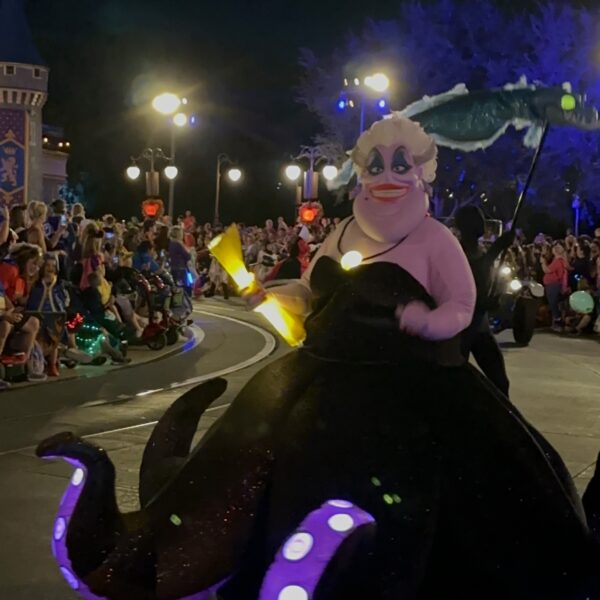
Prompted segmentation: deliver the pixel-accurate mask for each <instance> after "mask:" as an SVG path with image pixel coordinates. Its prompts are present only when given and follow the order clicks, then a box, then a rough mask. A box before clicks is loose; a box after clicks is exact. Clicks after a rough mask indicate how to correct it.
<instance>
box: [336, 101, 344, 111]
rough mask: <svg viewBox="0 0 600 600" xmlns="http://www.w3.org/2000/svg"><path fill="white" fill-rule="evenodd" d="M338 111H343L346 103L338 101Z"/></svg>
mask: <svg viewBox="0 0 600 600" xmlns="http://www.w3.org/2000/svg"><path fill="white" fill-rule="evenodd" d="M337 107H338V110H344V109H345V108H346V101H345V100H339V101H338V103H337Z"/></svg>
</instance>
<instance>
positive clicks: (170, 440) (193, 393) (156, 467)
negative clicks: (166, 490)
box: [139, 378, 227, 507]
mask: <svg viewBox="0 0 600 600" xmlns="http://www.w3.org/2000/svg"><path fill="white" fill-rule="evenodd" d="M226 389H227V382H226V381H225V380H224V379H221V378H218V379H212V380H211V381H207V382H206V383H203V384H201V385H198V386H196V387H194V388H192V389H191V390H189V391H188V392H186V393H185V394H184V395H183V396H181V397H180V398H178V399H177V400H175V402H173V404H172V405H171V406H170V407H169V409H168V410H167V411H166V412H165V414H164V415H163V416H162V417H161V418H160V420H159V421H158V423H157V424H156V426H155V427H154V430H153V431H152V435H151V436H150V439H149V440H148V443H147V444H146V448H145V450H144V456H143V458H142V466H141V468H140V485H139V497H140V504H141V506H142V507H143V506H146V505H147V504H148V502H149V501H150V500H151V499H152V497H153V496H154V495H155V494H156V493H157V492H158V490H160V489H161V488H162V486H163V485H164V484H165V483H166V482H167V481H168V480H169V479H170V478H171V476H172V475H173V474H174V473H175V472H176V471H177V470H178V469H179V467H180V466H181V465H182V464H183V463H184V462H185V460H186V459H187V457H188V455H189V453H190V447H191V444H192V440H193V437H194V434H195V433H196V429H197V427H198V422H199V421H200V418H201V417H202V415H203V413H204V412H205V411H206V409H207V408H208V407H209V406H210V405H211V404H212V403H213V402H214V401H215V400H216V399H217V398H219V397H220V396H222V395H223V393H224V392H225V390H226Z"/></svg>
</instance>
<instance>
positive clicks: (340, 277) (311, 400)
mask: <svg viewBox="0 0 600 600" xmlns="http://www.w3.org/2000/svg"><path fill="white" fill-rule="evenodd" d="M435 157H436V148H435V145H434V144H433V142H432V140H431V138H429V136H427V135H426V134H425V133H424V132H423V130H422V129H421V128H420V127H419V126H418V125H416V124H415V123H413V122H411V121H409V120H407V119H404V118H393V119H389V120H386V121H383V122H380V123H377V124H375V125H374V126H373V127H372V128H371V130H369V131H368V132H367V133H365V134H364V135H363V136H361V138H360V139H359V141H358V144H357V147H356V148H355V150H354V153H353V160H354V163H355V165H356V168H357V169H358V171H359V175H360V177H361V186H362V187H361V190H360V193H359V194H358V196H357V198H356V200H355V203H354V209H353V212H354V216H353V217H351V218H349V219H347V220H346V221H345V222H343V223H342V225H341V227H339V228H338V230H337V231H336V232H335V233H334V234H332V236H330V237H329V238H328V239H327V240H326V242H325V243H324V244H323V246H322V247H321V249H320V251H319V253H318V255H317V256H316V257H315V260H314V261H313V263H312V264H311V267H310V268H309V269H308V271H307V272H306V273H305V275H304V277H303V279H302V280H301V281H299V282H298V283H295V284H291V285H289V286H286V287H285V288H283V289H278V290H277V294H278V299H279V300H280V301H281V302H282V303H285V305H286V307H287V308H288V309H290V310H296V312H298V313H301V312H304V311H306V310H307V309H308V308H309V302H310V306H311V308H310V316H309V317H308V319H307V321H306V329H307V333H308V336H307V339H306V343H305V346H304V347H303V348H302V349H300V350H297V351H294V352H291V353H290V354H288V355H286V356H285V357H283V358H280V359H279V360H277V361H275V362H273V363H271V364H269V365H268V366H267V367H265V368H264V369H263V370H261V371H260V372H259V373H258V374H257V375H256V376H255V377H253V379H252V380H251V381H250V382H249V383H248V384H247V385H246V386H245V387H244V388H243V390H242V391H241V392H240V394H239V395H238V396H237V398H236V399H235V400H234V402H233V404H232V405H231V407H230V408H229V410H228V411H227V413H226V414H225V415H224V417H223V418H222V419H221V420H219V421H218V422H217V423H215V424H214V425H213V426H212V427H211V429H210V430H209V431H208V433H207V434H206V435H205V436H204V438H203V439H202V440H201V441H200V443H199V444H198V446H197V447H196V448H195V449H194V451H193V452H192V453H191V454H189V455H188V453H189V449H190V444H191V440H192V437H193V434H194V431H195V429H196V423H197V421H198V419H199V418H200V416H201V414H202V412H203V410H205V409H206V407H207V406H208V405H209V404H210V403H211V402H212V401H213V400H214V399H215V398H216V397H218V396H219V395H220V394H222V392H223V391H224V388H225V384H224V382H222V381H221V380H216V381H213V382H209V383H207V384H204V385H203V386H200V387H199V388H196V389H195V390H192V391H190V392H188V393H187V394H185V395H184V396H183V397H182V398H180V399H179V400H177V401H176V402H175V403H174V404H173V406H172V407H171V408H170V409H169V411H167V413H166V414H165V416H164V417H163V418H162V419H161V421H160V422H159V424H158V425H157V427H156V429H155V430H154V432H153V434H152V437H151V439H150V441H149V442H148V445H147V447H146V451H145V453H144V459H143V463H142V468H141V472H140V504H141V509H140V511H138V512H136V513H133V514H127V515H123V514H121V513H120V512H119V511H118V508H117V505H116V501H115V490H114V467H113V466H112V463H111V462H110V460H109V459H108V457H107V456H106V454H105V453H104V451H103V450H101V449H98V448H96V447H95V446H93V445H91V444H89V443H88V442H85V441H82V440H80V439H78V438H76V437H74V436H72V435H70V434H60V435H58V436H55V437H54V438H51V439H49V440H46V441H45V442H43V443H42V444H41V445H40V446H39V448H38V454H39V455H40V456H43V457H56V456H62V457H68V458H69V459H70V460H71V461H73V462H76V463H77V464H78V465H79V467H80V469H81V471H80V472H79V471H76V473H75V475H74V478H73V481H72V483H71V485H70V488H69V490H68V491H67V495H66V497H65V501H64V502H63V504H62V505H61V508H60V509H59V517H58V519H57V523H56V526H55V530H54V544H55V550H56V555H57V558H58V561H59V564H60V567H61V569H62V570H63V574H64V575H65V577H66V578H67V579H68V580H69V581H70V583H71V584H72V585H73V587H76V588H77V589H78V590H79V591H80V592H81V593H82V594H83V595H84V596H85V597H86V598H99V597H105V598H108V599H110V600H125V599H127V600H131V599H134V600H135V599H140V600H141V599H152V600H154V599H156V600H171V599H176V598H188V597H190V598H192V597H193V598H194V599H196V598H197V599H200V598H206V597H207V594H208V591H207V590H209V589H211V588H221V590H220V592H219V593H220V595H221V597H223V598H226V599H227V600H231V599H235V600H253V599H255V598H260V600H271V599H273V600H287V599H288V598H294V599H295V598H303V599H307V598H310V599H311V600H321V599H328V600H332V599H335V600H339V599H341V598H344V599H348V598H369V599H371V600H378V599H382V600H383V599H385V600H388V599H389V600H391V599H398V598H402V599H403V600H404V599H410V600H417V599H419V600H428V599H432V600H433V599H436V600H437V599H438V598H446V599H457V600H458V599H459V598H460V599H461V600H465V599H475V598H477V599H480V598H486V600H494V599H498V600H500V599H502V600H506V599H508V598H510V599H511V600H512V599H516V600H520V599H523V600H525V599H527V600H552V599H556V600H559V599H560V600H571V599H572V600H576V599H578V600H579V599H583V598H593V599H599V598H600V577H599V575H598V573H599V567H600V552H599V549H598V543H597V540H596V539H595V538H594V537H593V535H592V533H591V532H590V530H589V528H588V525H587V522H586V515H585V514H584V511H583V508H582V504H581V501H580V499H579V497H578V496H577V493H576V492H575V490H574V486H573V483H572V480H571V478H570V477H569V475H568V473H567V471H566V469H565V468H564V465H563V463H562V461H561V460H560V457H559V456H558V454H557V453H556V452H555V451H554V450H553V449H552V447H551V446H550V445H549V444H547V442H545V440H543V438H541V436H540V435H539V434H538V433H537V432H535V430H534V429H533V428H532V427H531V426H530V425H529V424H528V423H527V422H526V421H525V419H524V418H523V417H522V416H521V415H520V414H519V412H518V411H517V410H516V409H515V407H514V406H512V405H511V404H510V402H509V401H508V400H507V399H506V397H505V396H504V395H503V394H502V393H500V392H499V391H498V390H497V389H496V388H495V387H494V386H492V385H491V384H490V383H489V382H488V381H487V380H486V379H485V378H484V377H483V376H481V375H480V374H479V373H478V371H476V370H475V369H474V368H472V367H470V366H468V365H467V364H465V363H464V360H463V357H462V355H461V352H460V332H461V331H462V330H463V329H465V328H466V327H467V326H468V325H469V323H470V322H471V320H472V315H473V310H474V306H475V285H474V282H473V279H472V277H471V274H470V269H469V265H468V263H467V260H466V258H465V256H464V254H463V253H462V251H461V249H460V246H459V244H458V242H457V241H456V240H455V239H454V237H453V236H452V235H451V233H450V232H449V231H448V230H447V229H446V228H445V227H443V226H442V225H441V224H439V223H438V222H436V221H434V220H433V219H431V218H430V217H428V216H427V206H428V198H427V194H426V192H425V189H426V185H425V184H426V183H428V182H430V181H431V180H432V179H433V177H434V175H435V166H436V163H435ZM351 253H352V254H351ZM350 258H351V259H352V260H350ZM361 258H362V264H357V263H360V262H361V260H360V259H361ZM342 264H344V265H345V266H346V267H349V266H351V265H355V268H354V269H352V270H344V269H343V268H342V266H341V265H342ZM536 439H540V440H543V442H544V444H543V449H542V446H540V444H539V443H538V442H537V441H536ZM595 485H596V486H597V483H596V484H595ZM590 498H591V499H592V500H593V499H594V498H595V496H594V497H592V496H590ZM324 503H328V504H327V506H328V507H329V509H331V510H338V508H334V507H340V508H339V510H340V511H344V510H345V511H349V510H351V508H349V507H359V508H360V509H361V511H363V512H362V513H361V515H362V516H363V517H364V515H365V514H368V516H369V518H368V519H367V521H368V522H369V523H370V525H369V527H368V528H365V529H363V528H360V529H356V530H355V529H354V527H355V525H356V523H355V522H354V521H353V520H352V518H350V516H349V514H347V513H344V514H340V515H334V516H333V517H332V518H331V519H330V520H329V521H327V523H326V524H325V526H324V527H323V528H322V529H314V530H313V529H309V530H308V531H307V530H305V529H304V527H305V526H304V525H302V527H300V531H296V529H297V528H298V527H299V526H300V524H301V523H303V520H304V519H305V517H306V515H307V514H311V515H313V514H315V511H317V512H318V510H320V509H319V507H320V506H321V505H323V506H325V504H324ZM586 508H587V509H588V515H593V513H594V510H595V505H594V503H593V501H592V502H591V504H590V505H589V506H586ZM323 510H325V509H323ZM338 517H339V518H338ZM61 519H63V520H62V521H61ZM327 524H328V525H329V526H327ZM65 532H66V533H65ZM355 534H356V537H355ZM290 536H292V537H291V538H290ZM294 536H296V537H294ZM322 536H325V537H326V538H327V540H328V541H331V539H332V538H331V536H338V537H339V540H342V539H343V542H342V543H341V545H340V546H339V547H338V546H336V548H337V553H334V554H331V555H327V554H325V555H324V556H325V558H326V560H330V559H331V560H330V562H329V565H328V566H327V568H326V570H325V571H324V574H323V577H319V578H317V579H318V582H317V583H316V584H314V585H313V587H312V588H309V587H306V586H305V583H304V579H303V577H304V578H305V577H308V576H309V575H312V574H313V573H309V572H308V571H309V570H310V568H309V567H308V566H304V565H308V564H309V563H308V562H306V561H309V560H310V559H311V548H312V546H313V545H314V547H315V548H319V547H320V546H319V543H320V542H321V541H322V539H321V537H322ZM327 536H329V537H327ZM336 539H337V538H336ZM286 540H288V542H287V544H286V545H285V546H283V548H282V545H283V544H284V542H286ZM339 540H338V541H339ZM291 542H293V543H294V544H296V542H298V544H299V545H293V546H292V547H290V546H289V544H290V543H291ZM299 548H300V549H301V552H300V550H299ZM321 558H323V557H322V556H321ZM274 560H275V563H274V564H273V565H272V566H271V568H269V565H270V564H271V563H272V561H274ZM291 569H294V570H293V572H292V571H291ZM288 573H291V575H290V576H289V578H287V577H288V575H287V574H288ZM286 578H287V579H286ZM261 582H263V583H262V584H261ZM301 582H302V583H301ZM278 585H279V586H280V587H279V588H278V587H277V586H278ZM307 585H308V584H307ZM274 586H275V587H274ZM192 595H193V596H192Z"/></svg>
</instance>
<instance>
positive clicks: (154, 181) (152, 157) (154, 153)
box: [125, 148, 178, 197]
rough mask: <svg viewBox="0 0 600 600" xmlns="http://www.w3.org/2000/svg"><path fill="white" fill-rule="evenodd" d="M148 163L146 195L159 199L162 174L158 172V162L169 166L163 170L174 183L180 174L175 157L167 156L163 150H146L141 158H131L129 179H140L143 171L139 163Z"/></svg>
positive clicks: (128, 171) (128, 169) (127, 173)
mask: <svg viewBox="0 0 600 600" xmlns="http://www.w3.org/2000/svg"><path fill="white" fill-rule="evenodd" d="M144 160H145V161H148V163H149V165H150V169H149V170H148V171H146V195H147V196H149V197H157V196H159V195H160V174H159V172H158V171H157V170H156V161H157V160H165V161H167V162H168V165H167V166H166V167H165V169H164V170H163V173H164V175H165V177H166V178H167V179H168V180H169V182H173V181H174V180H175V178H176V177H177V174H178V169H177V167H176V166H175V165H174V164H173V157H172V156H167V155H166V154H165V153H164V152H163V150H162V148H144V150H143V151H142V153H141V154H140V156H137V157H134V156H132V157H131V165H130V166H129V167H128V168H127V170H126V171H125V173H126V175H127V177H128V178H129V179H131V180H132V181H135V180H137V179H138V178H139V176H140V175H141V173H142V170H141V169H140V167H139V166H138V163H140V162H142V161H144Z"/></svg>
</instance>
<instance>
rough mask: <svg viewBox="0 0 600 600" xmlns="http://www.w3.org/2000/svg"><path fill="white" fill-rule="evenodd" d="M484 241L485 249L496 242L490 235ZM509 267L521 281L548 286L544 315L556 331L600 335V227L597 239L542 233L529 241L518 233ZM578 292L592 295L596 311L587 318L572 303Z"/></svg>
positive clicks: (510, 255)
mask: <svg viewBox="0 0 600 600" xmlns="http://www.w3.org/2000/svg"><path fill="white" fill-rule="evenodd" d="M484 238H485V239H482V240H481V242H482V244H483V245H484V246H485V245H486V244H489V243H491V242H492V241H493V240H494V236H493V235H492V233H491V232H489V231H488V232H487V234H486V236H484ZM506 264H507V266H509V267H510V268H511V271H512V273H514V275H515V276H516V277H518V278H519V279H521V280H530V281H535V282H537V283H539V284H542V285H543V286H544V294H545V298H546V305H545V306H543V307H542V309H541V315H542V318H543V316H544V315H545V314H547V315H548V319H549V320H551V323H549V324H550V325H551V327H552V330H553V331H555V332H557V333H569V334H575V335H581V334H585V333H589V334H593V333H600V322H599V321H598V314H599V311H598V303H599V299H600V227H599V228H597V229H596V230H595V231H594V234H593V235H580V236H576V235H574V234H573V232H572V231H571V230H568V231H567V232H566V235H565V237H564V238H560V239H554V238H552V237H551V236H548V235H545V234H543V233H539V234H537V235H536V236H535V238H534V239H533V240H528V239H527V238H526V237H525V235H524V234H523V232H522V231H517V232H516V239H515V243H514V244H513V246H512V247H511V248H510V250H509V252H508V254H507V257H506ZM574 292H586V293H588V294H589V295H590V296H591V298H592V299H593V303H594V310H593V311H592V312H586V313H585V314H583V313H577V312H576V311H574V310H573V308H572V307H571V306H570V303H569V301H568V300H569V297H570V296H571V294H573V293H574Z"/></svg>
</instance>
